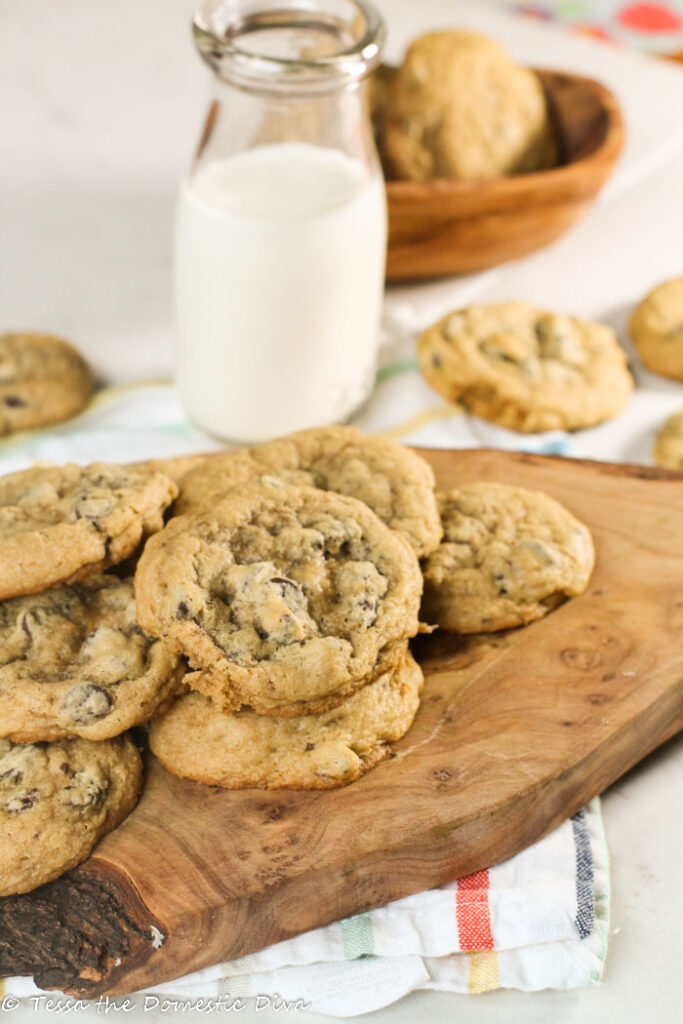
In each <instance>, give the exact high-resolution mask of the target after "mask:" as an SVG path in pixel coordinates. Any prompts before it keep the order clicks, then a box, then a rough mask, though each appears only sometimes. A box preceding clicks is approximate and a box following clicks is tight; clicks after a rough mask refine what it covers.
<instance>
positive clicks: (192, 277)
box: [173, 0, 387, 441]
mask: <svg viewBox="0 0 683 1024" xmlns="http://www.w3.org/2000/svg"><path fill="white" fill-rule="evenodd" d="M193 27H194V38H195V42H196V44H197V47H198V49H199V52H200V54H201V56H202V57H203V58H204V59H205V60H206V62H207V63H208V64H209V65H210V67H211V68H212V70H213V72H214V98H213V102H212V104H211V106H210V109H209V113H208V117H207V120H206V123H205V125H204V130H203V134H202V137H201V140H200V143H199V147H198V152H197V155H196V158H195V161H194V164H193V166H192V168H191V170H190V173H189V175H188V177H187V179H186V181H185V182H184V184H183V186H182V190H181V196H180V201H179V207H178V213H177V222H176V232H175V256H174V286H173V293H174V294H173V301H174V326H175V335H176V351H177V380H178V385H179V388H180V392H181V396H182V400H183V404H184V406H185V408H186V411H187V413H188V415H189V417H190V418H191V419H192V420H193V421H194V422H195V423H197V424H198V426H200V427H202V428H203V429H204V430H206V431H208V432H209V433H211V434H214V435H216V436H218V437H221V438H224V439H227V440H235V441H259V440H263V439H265V438H269V437H273V436H276V435H279V434H283V433H286V432H289V431H292V430H297V429H300V428H304V427H310V426H315V425H324V424H330V423H336V422H340V421H343V420H345V419H347V418H348V417H349V416H350V415H351V413H352V412H353V411H354V410H355V409H356V408H357V407H358V406H359V405H360V404H361V403H362V402H363V401H364V400H365V398H366V397H367V396H368V394H369V392H370V389H371V387H372V383H373V380H374V374H375V369H376V362H377V348H378V329H379V318H380V312H381V304H382V294H383V285H384V265H385V258H386V230H387V228H386V201H385V192H384V183H383V180H382V174H381V170H380V166H379V161H378V159H377V153H376V150H375V145H374V141H373V135H372V130H371V126H370V121H369V116H368V111H367V106H366V100H365V92H364V82H363V79H364V77H365V76H366V75H367V74H368V72H369V71H371V70H372V68H373V67H374V66H375V65H376V64H377V62H378V61H379V57H380V53H381V47H382V43H383V39H384V25H383V22H382V20H381V18H380V16H379V15H378V13H377V12H376V11H375V10H374V9H373V8H372V7H371V6H370V5H369V4H367V3H366V2H365V0H273V2H270V3H269V2H268V0H206V2H204V3H203V4H202V6H201V7H200V8H199V9H198V11H197V13H196V15H195V19H194V24H193Z"/></svg>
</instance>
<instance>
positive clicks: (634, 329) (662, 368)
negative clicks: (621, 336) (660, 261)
mask: <svg viewBox="0 0 683 1024" xmlns="http://www.w3.org/2000/svg"><path fill="white" fill-rule="evenodd" d="M629 331H630V334H631V337H632V338H633V340H634V342H635V343H636V347H637V349H638V352H639V353H640V358H641V359H642V360H643V362H644V363H645V365H646V366H647V367H649V368H650V369H651V370H654V372H655V373H661V374H662V375H663V376H664V377H673V379H674V380H683V277H676V278H674V279H673V280H672V281H665V282H664V284H660V285H659V286H658V287H657V288H655V289H654V290H653V291H651V292H650V294H649V295H646V297H645V298H644V299H643V301H642V302H641V303H640V305H639V306H637V307H636V309H635V310H634V312H633V315H632V316H631V321H630V323H629Z"/></svg>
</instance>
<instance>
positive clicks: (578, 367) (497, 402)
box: [418, 302, 633, 433]
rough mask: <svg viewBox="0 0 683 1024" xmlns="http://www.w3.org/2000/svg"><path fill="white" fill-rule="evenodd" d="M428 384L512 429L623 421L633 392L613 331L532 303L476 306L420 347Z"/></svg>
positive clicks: (439, 327) (433, 330)
mask: <svg viewBox="0 0 683 1024" xmlns="http://www.w3.org/2000/svg"><path fill="white" fill-rule="evenodd" d="M418 358H419V362H420V369H421V370H422V373H423V375H424V377H425V379H426V380H427V381H428V382H429V383H430V384H431V385H432V387H433V388H435V389H436V390H437V391H438V392H440V394H442V395H444V396H445V397H446V398H447V399H449V401H451V402H459V403H460V404H461V405H462V406H463V408H465V409H466V410H467V411H468V412H471V413H473V415H475V416H481V417H482V419H485V420H488V421H489V422H490V423H497V424H498V425H499V426H501V427H507V428H508V429H509V430H519V431H521V432H524V433H533V432H536V431H543V430H578V429H580V428H582V427H591V426H594V425H595V424H596V423H602V422H603V420H607V419H610V417H612V416H616V415H618V414H619V413H620V412H621V411H622V409H623V408H624V406H625V405H626V402H627V401H628V399H629V397H630V395H631V392H632V390H633V379H632V377H631V374H630V372H629V369H628V362H627V359H626V353H625V352H624V350H623V349H622V348H621V346H620V345H619V342H618V340H617V336H616V334H615V332H614V331H613V329H612V328H611V327H608V326H607V325H605V324H598V323H593V322H590V321H588V320H580V319H579V318H578V317H573V316H564V315H561V314H558V313H551V312H548V311H546V310H543V309H537V308H536V307H535V306H530V305H528V304H527V303H525V302H494V303H489V304H486V305H485V304H480V305H473V306H468V307H467V308H466V309H461V310H457V311H455V312H454V313H450V314H449V315H448V316H445V317H443V318H442V319H441V320H440V321H439V322H438V323H436V324H434V326H433V327H430V328H429V329H428V330H426V331H425V332H424V333H423V334H422V336H421V338H420V339H419V342H418Z"/></svg>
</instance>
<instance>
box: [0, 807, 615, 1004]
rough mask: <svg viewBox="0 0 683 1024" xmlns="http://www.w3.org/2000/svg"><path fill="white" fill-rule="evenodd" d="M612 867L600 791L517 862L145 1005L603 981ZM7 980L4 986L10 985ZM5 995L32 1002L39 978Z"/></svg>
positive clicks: (17, 982)
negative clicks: (610, 865) (601, 978)
mask: <svg viewBox="0 0 683 1024" xmlns="http://www.w3.org/2000/svg"><path fill="white" fill-rule="evenodd" d="M608 919H609V873H608V861H607V846H606V843H605V836H604V832H603V828H602V817H601V812H600V803H599V801H598V800H597V799H596V800H593V801H592V802H591V803H590V804H588V806H587V807H585V808H584V809H583V810H582V811H579V812H578V813H577V814H575V815H574V816H573V817H572V818H571V819H570V820H568V821H565V822H564V823H563V824H562V825H560V827H559V828H557V829H555V831H554V832H551V833H550V834H549V835H547V836H546V837H545V838H544V839H541V840H539V842H537V843H534V845H533V846H530V847H528V848H527V849H526V850H524V851H523V852H522V853H519V854H517V856H516V857H512V858H511V859H510V860H507V861H504V862H503V863H502V864H497V865H496V866H495V867H492V868H489V870H488V871H477V872H476V873H475V874H473V875H468V876H467V877H466V878H461V879H459V880H458V881H455V882H452V883H450V884H448V885H444V886H442V887H441V888H439V889H432V890H430V891H428V892H422V893H418V894H416V895H415V896H409V897H408V898H407V899H403V900H397V901H396V902H395V903H389V904H388V905H387V906H385V907H380V908H379V909H377V910H371V911H369V912H368V913H364V914H358V915H356V916H355V917H350V918H347V919H346V920H344V921H339V922H337V923H336V924H332V925H328V926H327V927H326V928H319V929H317V930H316V931H312V932H306V933H304V934H303V935H298V936H296V938H293V939H288V940H287V941H285V942H280V943H278V944H277V945H275V946H270V947H269V948H268V949H264V950H261V951H260V952H258V953H253V954H251V955H250V956H244V957H241V958H240V959H239V960H232V961H228V962H226V963H222V964H216V965H215V966H213V967H208V968H206V969H204V970H203V971H197V972H196V973H194V974H191V975H187V976H186V977H184V978H179V979H177V980H176V981H173V982H166V983H165V984H163V985H160V986H158V987H157V988H154V989H149V990H147V991H146V992H140V993H137V994H136V995H135V996H134V997H133V1000H132V1001H133V1005H134V1006H136V1007H139V1008H143V1009H144V1008H159V1006H166V1008H170V1009H173V1008H174V1007H181V1008H182V1007H184V1006H187V1007H190V1006H194V1005H196V1004H197V1000H199V999H204V1000H206V999H208V1000H212V999H213V1000H217V1001H220V1002H222V1004H223V1005H226V1004H229V1003H230V1002H231V1001H233V1000H240V1002H241V1003H244V1004H245V1005H247V1006H248V1005H250V1004H251V1005H256V1006H259V1005H260V1006H262V1007H263V1006H268V1005H270V1006H278V1005H290V1006H292V1007H295V1008H296V1009H303V1008H308V1009H311V1010H315V1011H316V1012H318V1013H327V1014H331V1015H333V1016H338V1017H354V1016H357V1015H358V1014H363V1013H368V1012H370V1011H371V1010H377V1009H380V1008H381V1007H383V1006H388V1005H389V1004H391V1003H393V1002H395V1001H396V1000H397V999H400V998H401V997H402V996H404V995H407V994H408V993H409V992H413V991H415V990H416V989H438V990H440V991H442V992H459V993H467V992H470V993H480V992H488V991H490V990H492V989H496V988H517V989H524V990H526V991H534V990H538V989H543V988H556V989H568V988H577V987H578V986H581V985H594V984H597V983H598V982H599V980H600V977H601V975H602V969H603V965H604V962H605V955H606V952H607V931H608ZM2 988H3V985H2V982H0V994H2ZM4 989H5V993H7V994H9V995H10V996H11V997H12V998H13V999H16V1000H17V1001H18V1002H19V1004H24V1005H26V1006H30V1005H31V1002H30V1001H31V999H32V998H35V997H36V996H37V995H40V990H39V989H37V988H36V987H35V986H34V984H33V982H32V980H31V979H30V978H8V979H6V982H5V986H4Z"/></svg>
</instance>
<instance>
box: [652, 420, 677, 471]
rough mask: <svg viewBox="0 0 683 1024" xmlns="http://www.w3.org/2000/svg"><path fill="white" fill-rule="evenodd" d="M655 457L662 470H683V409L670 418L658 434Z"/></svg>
mask: <svg viewBox="0 0 683 1024" xmlns="http://www.w3.org/2000/svg"><path fill="white" fill-rule="evenodd" d="M654 456H655V462H656V463H657V465H658V466H661V467H662V469H677V470H683V409H681V411H680V412H677V413H675V414H674V415H673V416H670V417H669V419H668V420H667V421H666V423H665V424H664V426H663V427H662V429H661V430H660V431H659V433H658V434H657V437H656V439H655V450H654Z"/></svg>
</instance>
